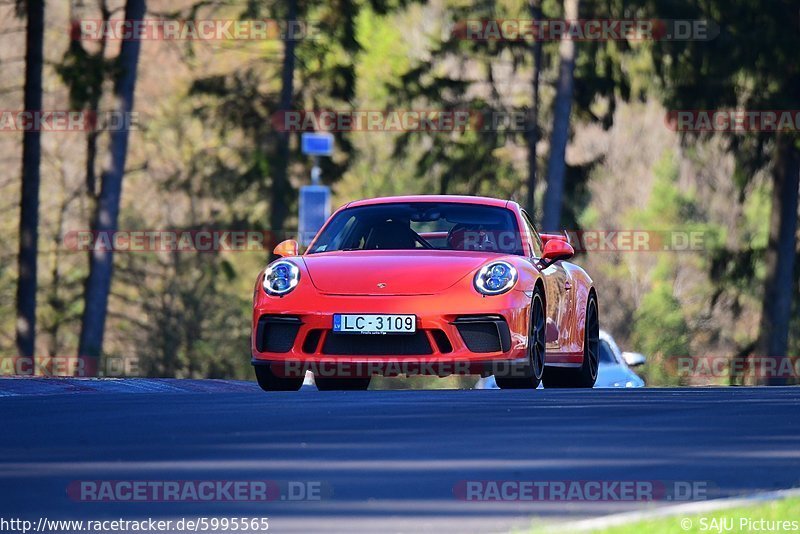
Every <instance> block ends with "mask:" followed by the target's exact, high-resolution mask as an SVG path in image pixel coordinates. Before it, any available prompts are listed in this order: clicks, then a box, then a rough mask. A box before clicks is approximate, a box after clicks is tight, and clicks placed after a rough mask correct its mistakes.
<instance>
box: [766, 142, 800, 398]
mask: <svg viewBox="0 0 800 534" xmlns="http://www.w3.org/2000/svg"><path fill="white" fill-rule="evenodd" d="M776 152H777V153H776V160H775V168H774V170H773V189H772V214H771V216H770V224H769V226H770V229H769V245H768V246H767V257H766V268H767V277H766V280H765V284H764V304H763V307H762V312H761V325H760V332H759V343H758V356H760V357H768V358H774V359H776V360H778V361H780V360H783V359H784V358H787V357H788V354H787V352H788V348H789V323H790V321H791V318H792V299H793V297H794V296H795V295H796V293H797V280H795V279H794V262H795V258H796V247H797V219H798V213H797V206H798V196H799V195H800V150H798V148H797V146H796V145H795V140H794V138H793V137H792V136H790V135H782V134H779V137H778V143H777V148H776ZM777 368H778V369H779V368H780V366H778V367H777ZM787 378H788V377H784V376H777V374H776V375H775V376H763V377H760V383H761V384H762V385H772V386H779V385H785V384H786V383H787Z"/></svg>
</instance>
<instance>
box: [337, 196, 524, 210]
mask: <svg viewBox="0 0 800 534" xmlns="http://www.w3.org/2000/svg"><path fill="white" fill-rule="evenodd" d="M401 202H403V203H405V202H451V203H455V204H480V205H482V206H496V207H500V208H505V207H508V204H509V201H508V200H500V199H497V198H489V197H473V196H466V195H407V196H398V197H381V198H369V199H364V200H356V201H353V202H350V203H349V204H347V205H346V206H345V207H346V208H354V207H357V206H372V205H376V204H394V203H401Z"/></svg>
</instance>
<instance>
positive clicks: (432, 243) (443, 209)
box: [308, 202, 522, 255]
mask: <svg viewBox="0 0 800 534" xmlns="http://www.w3.org/2000/svg"><path fill="white" fill-rule="evenodd" d="M413 249H419V250H423V249H432V250H468V251H482V252H495V253H502V254H516V255H521V254H522V242H521V241H520V233H519V231H518V227H517V222H516V218H515V217H514V213H513V212H512V211H511V210H508V209H505V208H498V207H494V206H483V205H480V204H456V203H445V202H413V203H396V204H377V205H372V206H360V207H354V208H348V209H345V210H342V211H340V212H339V213H337V214H336V215H335V216H334V217H333V219H332V220H331V221H330V224H328V225H327V226H326V227H325V228H324V229H323V230H322V232H321V233H320V235H319V237H318V238H317V240H316V241H315V242H314V244H313V246H312V247H311V248H310V249H309V250H308V254H316V253H320V252H333V251H337V250H413Z"/></svg>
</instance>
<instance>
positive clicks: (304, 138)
mask: <svg viewBox="0 0 800 534" xmlns="http://www.w3.org/2000/svg"><path fill="white" fill-rule="evenodd" d="M300 148H301V150H302V152H303V154H306V155H308V156H330V155H332V154H333V134H329V133H304V134H302V135H301V136H300Z"/></svg>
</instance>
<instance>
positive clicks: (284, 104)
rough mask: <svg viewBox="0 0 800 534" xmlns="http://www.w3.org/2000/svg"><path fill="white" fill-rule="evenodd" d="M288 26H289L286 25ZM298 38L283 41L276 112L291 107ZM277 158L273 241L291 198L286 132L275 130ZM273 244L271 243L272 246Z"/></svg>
mask: <svg viewBox="0 0 800 534" xmlns="http://www.w3.org/2000/svg"><path fill="white" fill-rule="evenodd" d="M287 4H288V12H287V17H286V18H287V20H288V21H293V20H294V19H295V18H297V0H288V2H287ZM287 26H289V25H287ZM296 44H297V41H296V40H295V37H294V36H293V35H290V34H289V32H287V33H286V36H285V38H284V40H283V51H284V52H283V71H282V73H281V101H280V109H279V110H278V111H279V112H286V111H290V110H291V109H292V95H293V94H294V65H295V54H294V50H295V46H296ZM277 141H278V143H277V144H278V146H277V152H278V158H277V161H276V165H275V172H274V173H273V174H272V189H271V193H272V195H271V196H272V202H271V205H270V226H271V228H270V230H271V231H272V235H273V240H274V241H280V240H282V239H283V238H284V237H278V236H284V235H285V233H284V232H285V228H284V226H285V224H286V218H287V217H288V216H289V206H290V205H291V201H292V199H291V198H290V194H291V191H292V188H291V184H289V132H278V139H277ZM274 244H276V243H273V245H274Z"/></svg>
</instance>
